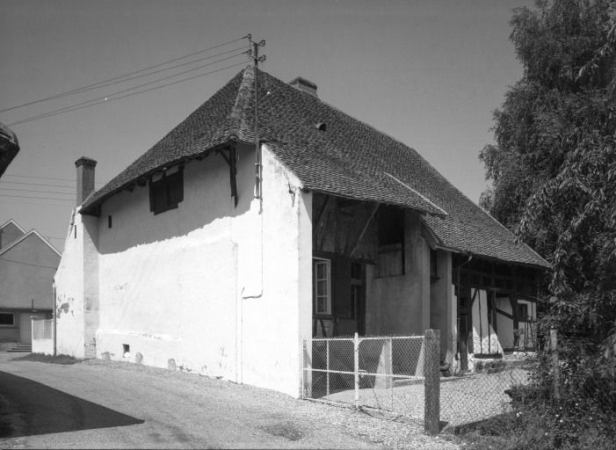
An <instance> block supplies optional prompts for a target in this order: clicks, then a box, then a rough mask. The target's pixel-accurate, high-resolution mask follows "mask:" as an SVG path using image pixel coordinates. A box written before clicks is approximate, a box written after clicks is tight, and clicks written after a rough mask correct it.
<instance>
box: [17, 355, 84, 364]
mask: <svg viewBox="0 0 616 450" xmlns="http://www.w3.org/2000/svg"><path fill="white" fill-rule="evenodd" d="M13 359H14V360H15V361H35V362H42V363H48V364H78V363H80V362H81V360H80V359H76V358H73V357H72V356H69V355H56V356H52V355H43V354H42V353H30V354H28V355H24V356H20V357H18V358H13Z"/></svg>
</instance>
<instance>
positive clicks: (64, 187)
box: [0, 180, 75, 189]
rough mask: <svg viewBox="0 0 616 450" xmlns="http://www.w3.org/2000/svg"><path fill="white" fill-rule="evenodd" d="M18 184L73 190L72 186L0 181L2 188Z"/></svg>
mask: <svg viewBox="0 0 616 450" xmlns="http://www.w3.org/2000/svg"><path fill="white" fill-rule="evenodd" d="M4 183H6V184H20V185H24V186H47V187H56V188H61V189H75V187H74V186H61V185H59V184H47V183H22V182H20V181H4V180H2V181H0V186H2V184H4Z"/></svg>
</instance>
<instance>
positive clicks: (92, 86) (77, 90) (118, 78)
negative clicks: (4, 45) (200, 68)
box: [0, 36, 248, 113]
mask: <svg viewBox="0 0 616 450" xmlns="http://www.w3.org/2000/svg"><path fill="white" fill-rule="evenodd" d="M246 38H248V36H244V37H241V38H238V39H233V40H231V41H228V42H223V43H222V44H218V45H214V46H212V47H208V48H206V49H203V50H199V51H197V52H193V53H190V54H188V55H184V56H180V57H178V58H173V59H170V60H168V61H165V62H162V63H159V64H155V65H153V66H148V67H144V68H143V69H139V70H135V71H133V72H129V73H126V74H124V75H119V76H116V77H113V78H109V79H106V80H102V81H98V82H96V83H92V84H88V85H86V86H82V87H79V88H75V89H71V90H69V91H66V92H62V93H60V94H56V95H51V96H49V97H45V98H42V99H39V100H34V101H31V102H27V103H22V104H21V105H16V106H11V107H10V108H5V109H1V110H0V113H3V112H8V111H13V110H15V109H19V108H23V107H25V106H30V105H36V104H38V103H42V102H46V101H49V100H54V99H58V98H62V97H67V96H70V95H74V94H78V93H81V92H86V91H89V90H92V89H98V88H101V87H104V86H108V85H111V84H115V83H120V82H124V81H128V77H131V76H133V75H136V74H139V73H143V72H146V71H148V70H152V69H156V68H158V67H162V66H166V65H168V64H171V63H174V62H176V61H180V60H182V59H186V58H190V57H192V56H196V55H200V54H202V53H206V52H209V51H211V50H214V49H217V48H220V47H224V46H226V45H230V44H233V43H235V42H239V41H241V40H242V39H246ZM223 53H228V52H223ZM215 56H217V55H213V56H211V57H207V58H202V59H208V58H213V57H215ZM202 59H201V60H202ZM201 60H196V61H201ZM196 61H192V62H189V63H186V64H191V63H193V62H196ZM186 64H181V65H179V66H176V67H180V66H182V65H186ZM169 69H171V68H169ZM164 70H168V69H164ZM153 73H156V72H153ZM151 74H152V73H150V74H145V75H140V76H147V75H151ZM134 78H136V77H134ZM130 79H133V78H130Z"/></svg>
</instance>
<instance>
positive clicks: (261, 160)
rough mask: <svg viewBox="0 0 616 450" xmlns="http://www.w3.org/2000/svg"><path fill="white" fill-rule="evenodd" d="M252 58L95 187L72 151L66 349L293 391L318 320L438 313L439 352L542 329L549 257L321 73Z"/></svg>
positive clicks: (60, 281) (398, 320)
mask: <svg viewBox="0 0 616 450" xmlns="http://www.w3.org/2000/svg"><path fill="white" fill-rule="evenodd" d="M257 73H258V80H255V70H254V69H253V68H247V69H245V70H243V71H242V72H240V73H239V74H238V75H237V76H235V77H234V78H233V79H231V80H230V81H229V82H228V83H227V84H226V85H225V86H224V87H223V88H222V89H220V90H219V91H218V92H217V93H216V94H215V95H214V96H213V97H211V98H210V99H209V100H207V101H206V102H205V103H204V104H203V105H202V106H201V107H199V108H198V109H197V110H196V111H195V112H194V113H192V114H191V115H190V116H189V117H188V118H187V119H186V120H184V121H183V122H182V123H180V124H179V125H178V126H177V127H176V128H175V129H173V130H172V131H171V132H169V133H168V134H167V135H166V136H165V137H163V138H162V139H161V140H160V141H159V142H158V143H157V144H156V145H154V146H153V147H152V148H151V149H150V150H148V151H147V152H146V153H145V154H144V155H143V156H141V157H140V158H138V159H137V160H136V161H135V162H134V163H133V164H131V165H130V166H129V167H127V168H126V169H125V170H124V171H123V172H121V173H120V174H119V175H118V176H116V177H115V178H114V179H112V180H111V181H110V182H109V183H108V184H107V185H105V186H104V187H103V188H102V189H100V190H98V191H95V192H93V188H94V170H95V165H96V163H95V162H94V161H93V160H91V159H88V158H82V159H80V160H79V161H77V163H76V165H77V174H78V189H79V192H78V205H77V208H76V209H75V211H74V213H73V216H72V218H71V223H70V227H69V230H68V234H67V240H66V247H65V249H64V254H63V257H62V261H61V264H60V267H59V269H58V272H57V274H56V278H55V282H56V289H57V298H56V302H57V303H56V313H57V351H58V353H67V354H71V355H75V356H78V357H97V358H110V359H122V358H124V359H128V360H130V361H135V362H138V363H142V364H148V365H153V366H158V367H169V368H179V369H182V370H192V371H196V372H199V373H202V374H205V375H211V376H217V377H223V378H225V379H228V380H233V381H235V382H239V383H247V384H252V385H256V386H261V387H266V388H270V389H275V390H278V391H281V392H285V393H288V394H290V395H294V396H298V395H299V394H300V389H301V381H300V380H301V371H302V367H301V364H302V362H301V361H302V359H301V354H302V344H303V340H304V339H306V338H308V339H309V338H311V337H313V336H341V335H349V334H353V333H355V332H358V333H360V334H364V335H400V334H404V335H408V334H422V333H423V332H424V330H425V329H427V328H438V329H440V330H441V336H442V342H441V354H442V359H443V360H446V361H449V362H451V363H453V362H459V363H461V364H462V365H464V364H466V357H467V355H468V354H475V355H476V354H497V353H501V352H503V348H505V349H506V348H513V347H514V346H532V345H533V342H532V336H531V334H532V333H531V330H532V327H525V324H528V323H530V322H531V321H532V320H533V319H534V317H535V315H536V301H535V300H536V299H535V294H536V287H537V277H538V275H539V273H540V271H541V270H543V269H544V268H546V267H548V264H547V263H546V261H545V260H544V259H543V258H541V257H540V256H539V255H537V254H536V253H535V252H534V251H533V250H531V249H530V248H529V247H527V246H526V245H524V244H520V243H517V242H516V239H515V237H514V236H513V235H512V234H511V233H510V232H509V231H508V230H507V229H505V228H504V227H503V226H502V225H500V224H499V223H498V222H497V221H495V220H494V219H493V218H492V217H491V216H490V215H488V214H487V213H486V212H485V211H483V210H482V209H481V208H479V207H478V206H477V205H476V204H474V203H473V202H472V201H470V200H469V199H468V198H466V197H465V196H464V195H463V194H462V193H461V192H460V191H458V190H457V189H456V188H455V187H454V186H452V185H451V184H450V183H449V182H448V181H447V180H446V179H445V178H443V177H442V176H441V175H440V174H439V173H438V172H437V171H436V170H435V169H434V168H433V167H432V166H430V164H428V163H427V162H426V160H424V159H423V158H422V157H421V156H420V155H419V154H418V153H417V152H416V151H415V150H413V149H411V148H409V147H407V146H406V145H404V144H402V143H400V142H398V141H396V140H394V139H392V138H391V137H389V136H386V135H385V134H383V133H381V132H379V131H377V130H375V129H374V128H372V127H370V126H369V125H367V124H365V123H362V122H360V121H358V120H356V119H354V118H352V117H350V116H348V115H347V114H345V113H343V112H341V111H340V110H338V109H336V108H334V107H332V106H330V105H328V104H327V103H326V102H324V101H322V100H320V99H319V98H318V97H317V87H316V85H314V84H313V83H311V82H309V81H307V80H304V79H302V78H298V79H296V80H294V81H292V82H291V83H284V82H282V81H280V80H278V79H276V78H275V77H273V76H271V75H269V74H267V73H264V72H261V71H258V72H257ZM256 81H258V83H255V82H256ZM255 85H257V88H256V91H257V92H258V98H257V97H256V96H255ZM255 100H257V102H255ZM255 103H257V105H255ZM255 107H257V108H255ZM255 109H257V111H258V116H257V120H256V121H255ZM255 122H256V125H255ZM255 129H256V130H257V131H256V135H257V136H258V139H256V138H255ZM514 330H526V331H523V332H521V331H514ZM524 333H526V335H525V336H522V337H523V339H522V340H520V339H519V338H520V336H519V335H520V334H524Z"/></svg>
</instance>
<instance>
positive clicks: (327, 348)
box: [325, 340, 329, 397]
mask: <svg viewBox="0 0 616 450" xmlns="http://www.w3.org/2000/svg"><path fill="white" fill-rule="evenodd" d="M325 349H326V353H325V355H326V356H325V370H327V372H326V373H325V376H326V377H327V387H326V390H327V396H328V397H329V340H326V341H325Z"/></svg>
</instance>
